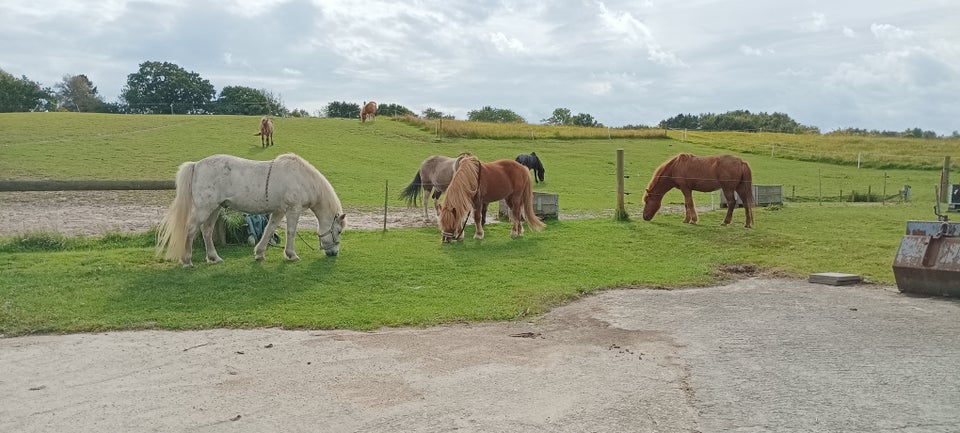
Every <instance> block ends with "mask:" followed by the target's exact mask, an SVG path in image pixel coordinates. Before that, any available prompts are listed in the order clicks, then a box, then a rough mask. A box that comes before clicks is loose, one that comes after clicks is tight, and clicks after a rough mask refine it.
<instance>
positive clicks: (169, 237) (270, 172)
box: [157, 153, 345, 268]
mask: <svg viewBox="0 0 960 433" xmlns="http://www.w3.org/2000/svg"><path fill="white" fill-rule="evenodd" d="M176 185H177V195H176V198H174V200H173V203H172V204H171V205H170V208H169V209H168V210H167V213H166V215H164V217H163V219H162V220H161V221H160V227H159V230H158V231H157V256H160V254H161V253H162V252H163V250H164V248H166V255H165V256H164V257H165V258H166V259H167V260H173V259H179V260H180V263H181V264H182V265H183V267H185V268H189V267H191V266H193V260H192V256H193V240H194V238H196V235H197V228H198V227H199V229H200V232H201V233H202V234H203V243H204V246H205V247H206V250H207V261H208V262H210V263H220V262H222V261H223V259H221V258H220V256H219V255H218V254H217V249H216V248H214V246H213V227H214V224H215V223H216V222H217V216H218V215H219V213H220V212H219V208H220V207H229V208H233V209H237V210H240V211H243V212H246V213H251V214H270V219H269V220H268V221H267V226H266V228H265V229H264V231H263V236H262V237H261V238H260V241H259V242H257V245H256V247H254V250H253V252H254V258H255V259H256V260H258V261H260V260H263V253H264V251H265V250H266V249H267V244H268V243H269V242H270V238H271V236H272V235H273V233H274V232H275V231H276V230H277V226H278V225H279V224H280V220H281V219H282V218H283V217H284V216H285V217H286V218H287V242H286V246H285V248H284V253H285V254H286V256H287V259H288V260H290V261H296V260H300V258H299V257H298V256H297V253H296V252H295V251H294V249H293V241H294V238H295V236H296V234H297V223H298V221H299V219H300V213H301V212H302V211H303V210H304V209H310V210H311V211H313V213H314V215H316V216H317V224H318V226H317V237H318V238H319V241H320V248H322V249H323V250H324V252H325V253H326V254H327V256H336V255H337V254H338V253H339V252H340V233H341V232H342V231H343V227H344V219H345V216H344V213H343V207H342V206H341V205H340V199H339V198H338V197H337V193H336V192H335V191H334V190H333V186H331V185H330V183H329V182H327V179H326V178H325V177H324V176H323V174H321V173H320V172H319V171H317V169H316V168H314V167H313V166H312V165H310V163H308V162H307V161H306V160H304V159H303V158H301V157H299V156H297V155H294V154H292V153H288V154H284V155H280V156H278V157H276V158H275V159H274V160H272V161H251V160H248V159H243V158H238V157H236V156H231V155H213V156H208V157H206V158H204V159H201V160H200V161H196V162H192V161H191V162H185V163H183V164H181V165H180V168H179V170H177V178H176Z"/></svg>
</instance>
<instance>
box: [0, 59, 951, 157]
mask: <svg viewBox="0 0 960 433" xmlns="http://www.w3.org/2000/svg"><path fill="white" fill-rule="evenodd" d="M360 109H361V106H360V104H358V103H355V102H346V101H335V102H330V103H328V104H327V105H326V106H325V107H324V108H323V109H321V110H319V111H318V112H317V113H315V114H316V115H317V116H319V117H339V118H358V117H360ZM24 111H75V112H99V113H135V114H235V115H273V116H293V117H310V115H311V114H310V113H308V112H307V111H306V110H303V109H299V108H298V109H294V110H289V109H287V108H286V107H285V106H284V103H283V101H282V100H281V98H280V97H279V96H277V95H274V94H273V93H272V92H270V91H267V90H265V89H254V88H251V87H245V86H226V87H224V88H223V89H221V90H220V92H219V94H218V93H217V91H216V89H215V88H214V86H213V84H211V83H210V81H208V80H206V79H204V78H203V77H201V76H200V74H198V73H196V72H192V71H187V70H186V69H184V68H182V67H180V66H179V65H176V64H174V63H170V62H156V61H148V62H144V63H141V64H140V65H139V69H138V70H137V72H134V73H131V74H129V75H128V76H127V82H126V84H125V85H124V87H123V89H122V90H121V93H120V98H119V101H118V102H111V103H108V102H105V101H104V100H103V98H102V97H101V96H100V94H99V92H98V90H97V87H96V86H94V84H93V82H92V81H91V80H90V79H89V78H88V77H87V76H86V75H83V74H80V75H66V76H64V77H63V79H62V80H61V81H60V82H58V83H56V84H55V85H54V86H53V87H52V88H49V87H43V86H41V85H40V84H39V83H37V82H34V81H32V80H30V79H29V78H27V77H26V76H22V77H20V78H17V77H14V76H13V75H12V74H10V73H8V72H6V71H4V70H3V69H0V112H24ZM378 112H379V113H381V114H386V115H389V116H417V114H415V113H414V112H413V111H412V110H410V109H408V108H407V107H404V106H402V105H399V104H394V103H387V104H380V105H379V107H378ZM419 117H422V118H425V119H455V117H454V116H453V115H450V114H446V113H443V112H441V111H439V110H436V109H434V108H430V107H428V108H427V109H425V110H423V111H422V112H421V113H420V114H419ZM467 120H468V121H476V122H495V123H527V121H526V119H524V118H523V117H522V116H520V115H519V114H517V113H515V112H514V111H512V110H509V109H505V108H495V107H491V106H484V107H482V108H480V109H477V110H471V111H469V112H467ZM540 123H541V124H545V125H554V126H578V127H592V128H601V127H604V125H603V124H602V123H600V122H599V121H598V120H597V119H595V118H594V117H593V116H592V115H590V114H588V113H577V114H576V115H574V114H573V113H572V112H571V111H570V109H568V108H563V107H560V108H556V109H554V110H553V114H552V115H551V116H550V117H547V118H545V119H541V120H540ZM657 127H658V128H664V129H667V128H669V129H690V130H700V131H758V132H760V131H769V132H783V133H792V134H807V133H813V134H819V133H820V129H819V128H817V127H815V126H807V125H802V124H800V123H799V122H797V121H795V120H793V119H792V118H790V116H788V115H786V114H784V113H776V112H775V113H771V114H768V113H765V112H760V113H751V112H750V111H747V110H734V111H728V112H726V113H723V114H715V113H702V114H697V115H693V114H678V115H676V116H673V117H670V118H668V119H664V120H661V121H660V123H659V124H658V125H657ZM620 128H621V129H643V128H649V126H646V125H626V126H623V127H620ZM829 134H838V135H870V136H893V137H915V138H936V137H937V134H936V133H935V132H933V131H924V130H921V129H920V128H912V129H907V130H906V131H902V132H894V131H876V130H871V131H867V130H863V129H857V128H846V129H838V130H835V131H832V132H829ZM952 136H953V137H960V133H958V132H957V131H954V132H953V135H952Z"/></svg>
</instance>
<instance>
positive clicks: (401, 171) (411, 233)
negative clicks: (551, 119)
mask: <svg viewBox="0 0 960 433" xmlns="http://www.w3.org/2000/svg"><path fill="white" fill-rule="evenodd" d="M257 121H258V118H255V117H241V116H167V115H156V116H133V115H95V114H70V113H30V114H0V129H3V130H4V131H5V132H6V134H5V135H4V136H2V137H0V179H172V177H173V174H174V173H175V171H176V168H177V166H178V165H179V164H180V163H182V162H183V161H188V160H197V159H200V158H203V157H205V156H208V155H211V154H215V153H230V154H233V155H237V156H242V157H246V158H251V159H271V158H273V157H275V156H276V155H279V154H281V153H284V152H295V153H297V154H299V155H301V156H303V157H305V158H306V159H307V160H308V161H310V162H312V163H313V164H314V165H315V166H317V167H318V168H319V169H320V170H321V171H322V172H323V173H324V174H325V175H326V176H327V177H328V179H330V181H331V183H332V184H333V185H334V187H335V188H336V189H337V192H338V194H339V195H340V198H341V200H342V201H343V203H344V205H345V206H346V207H347V208H348V209H350V208H357V207H360V208H363V207H370V208H374V207H380V206H382V205H383V200H384V196H383V194H384V183H385V182H389V185H390V189H391V193H390V197H389V201H390V206H402V205H403V203H402V202H401V201H400V200H399V199H398V198H396V192H398V191H399V189H400V188H402V187H403V186H406V185H407V184H408V183H409V182H410V180H412V178H413V175H414V174H415V172H416V169H417V167H418V166H419V163H420V162H421V161H422V160H423V159H424V158H425V157H426V156H429V155H434V154H444V155H451V156H453V155H456V154H458V153H460V152H462V151H471V152H473V153H475V154H477V155H478V156H479V157H480V158H481V159H482V160H492V159H498V158H511V159H512V158H513V157H515V156H516V155H517V154H518V153H529V152H531V151H536V152H537V154H538V155H540V156H541V158H542V159H543V162H544V165H545V167H546V170H547V172H546V182H545V183H543V184H538V185H536V187H535V188H536V189H537V190H539V191H546V192H552V193H557V194H559V195H560V211H561V215H564V214H568V215H587V216H591V215H596V217H592V218H584V219H575V220H573V219H561V220H560V221H550V222H549V225H548V227H547V229H546V230H545V231H543V232H540V233H537V232H531V231H527V233H526V234H525V236H524V237H523V238H521V239H517V240H511V239H510V237H509V231H510V230H509V225H507V224H490V225H489V226H488V230H487V235H486V239H484V240H482V241H475V240H473V239H472V238H471V236H472V233H473V231H472V230H473V228H472V227H468V229H467V239H466V240H465V241H464V242H463V243H459V244H449V245H441V244H440V242H439V234H438V232H437V229H436V228H433V227H425V228H413V229H390V230H388V231H386V232H382V231H357V230H348V231H347V232H345V233H344V237H343V245H342V249H341V254H340V256H338V257H336V258H328V257H325V256H324V255H323V254H322V253H320V252H316V251H311V247H313V248H315V247H316V236H315V234H311V233H309V232H305V233H304V238H303V239H305V240H302V239H298V240H297V248H298V251H299V253H300V256H301V257H302V260H301V261H300V262H297V263H289V262H287V261H285V260H284V259H283V258H282V256H283V254H282V251H281V250H280V249H278V248H270V249H268V251H267V258H266V260H265V261H264V262H262V263H258V262H255V261H254V260H253V251H252V248H251V247H248V246H226V247H221V248H220V252H221V255H222V256H223V258H224V260H225V262H224V263H222V264H219V265H209V264H206V263H204V262H203V260H202V258H203V253H202V248H195V250H194V257H195V261H196V262H197V265H196V267H195V268H194V269H186V270H185V269H181V268H180V267H179V265H177V264H175V263H171V262H165V261H161V260H158V259H156V258H155V257H154V249H153V242H154V237H153V236H154V234H153V233H152V232H151V233H144V234H140V235H120V234H108V235H106V236H102V237H94V238H91V237H64V236H61V235H57V234H52V233H33V234H27V235H22V236H16V237H7V238H3V239H0V334H2V335H7V336H11V335H21V334H27V333H36V332H80V331H95V330H107V329H143V328H162V329H195V328H208V327H262V326H279V327H288V328H351V329H374V328H377V327H380V326H400V325H414V326H425V325H432V324H437V323H448V322H457V321H480V320H514V319H519V318H523V317H527V316H529V315H534V314H538V313H541V312H543V311H546V310H548V309H549V308H551V307H553V306H556V305H559V304H561V303H563V302H566V301H569V300H571V299H574V298H576V297H578V296H582V295H583V294H585V293H590V292H592V291H595V290H601V289H605V288H612V287H653V288H673V287H681V286H690V285H695V286H703V285H708V284H714V283H716V282H717V281H722V280H723V279H724V278H729V277H730V273H729V272H725V271H724V269H728V270H731V269H732V270H737V269H743V268H749V267H755V268H757V269H759V271H760V272H761V273H770V274H776V275H786V276H792V277H798V278H802V277H805V276H806V275H807V274H809V273H812V272H848V273H856V274H860V275H863V276H865V277H866V278H867V279H868V280H869V281H873V282H879V283H884V284H892V283H893V274H892V268H891V265H892V262H893V258H894V256H895V254H896V250H897V247H898V245H899V243H900V239H901V237H902V236H903V232H904V229H905V223H906V221H907V220H910V219H920V220H930V219H933V218H934V216H933V211H932V208H933V200H932V196H933V185H935V184H936V183H937V182H938V181H939V177H940V173H939V170H937V169H933V168H926V169H924V168H922V167H919V166H916V167H915V166H910V167H909V168H886V169H885V168H882V167H879V168H868V167H864V168H860V169H857V168H856V160H855V159H854V160H853V161H850V160H847V159H845V160H843V161H840V162H839V163H826V162H816V161H815V160H813V159H812V158H806V157H803V158H801V157H796V158H795V159H788V158H785V157H778V156H777V155H776V154H775V155H774V157H770V155H769V154H761V153H759V152H757V153H740V155H741V156H743V157H744V158H745V159H747V161H748V162H749V163H750V164H751V166H752V167H753V171H754V180H755V183H757V184H777V185H784V194H785V195H786V196H788V198H789V196H790V195H791V193H792V192H793V191H796V192H795V195H796V196H797V199H796V201H788V202H787V204H785V205H784V206H782V207H781V206H775V207H771V208H758V209H756V227H755V228H753V229H744V228H743V227H742V225H743V220H744V219H743V211H742V210H741V209H738V210H736V211H735V213H734V222H733V224H732V225H730V226H726V227H724V226H720V225H719V223H720V221H721V220H722V218H723V211H719V210H718V211H708V212H701V215H700V216H701V220H700V223H699V224H697V225H688V224H682V222H681V221H682V215H681V214H680V213H676V212H673V213H671V212H665V213H661V214H658V215H657V216H656V218H654V219H653V220H652V221H650V222H644V221H642V220H641V219H640V217H639V212H640V208H641V203H640V201H641V198H640V196H641V194H642V192H643V188H644V187H645V186H646V183H647V182H648V181H649V178H650V175H651V173H652V171H653V170H654V169H655V168H656V166H657V165H659V164H660V163H661V162H663V161H664V160H665V159H667V158H669V157H670V156H672V155H674V154H676V153H679V152H692V153H697V154H716V153H724V152H728V150H726V149H725V148H723V147H711V146H709V145H708V144H709V143H694V142H690V140H691V137H690V135H692V134H688V137H687V141H680V140H679V139H677V137H674V134H676V131H670V133H669V135H670V137H671V138H670V139H662V138H646V139H608V138H603V137H596V138H581V139H549V138H537V137H536V136H534V138H533V139H531V138H529V137H527V138H519V137H518V138H515V139H505V138H496V139H450V138H438V137H437V136H436V134H435V133H434V132H431V131H429V130H428V128H421V127H417V126H411V125H408V124H406V123H402V122H398V121H394V120H391V119H389V118H386V117H379V118H378V119H377V120H376V121H375V122H372V123H365V124H361V123H360V122H359V120H350V119H317V118H299V119H276V124H277V132H276V136H275V138H276V141H277V145H276V146H274V147H271V148H267V149H263V148H261V147H260V140H259V137H256V136H254V135H253V134H254V133H255V132H256V131H257V129H256V126H257ZM699 134H703V133H699ZM770 136H772V134H766V133H764V134H755V135H750V134H746V135H744V136H743V137H741V138H740V139H742V140H745V141H748V140H750V139H755V140H763V139H769V137H770ZM721 138H723V137H721ZM719 141H721V143H720V144H722V145H723V146H730V143H729V142H728V141H730V140H729V139H723V140H719ZM914 141H916V142H923V143H925V142H926V141H925V140H914ZM911 142H912V141H911ZM941 144H942V145H943V146H944V148H943V149H938V150H943V152H940V153H944V155H939V156H938V155H933V154H931V155H928V157H929V158H940V159H941V160H942V157H943V156H946V155H952V156H953V157H954V160H955V161H958V160H960V158H958V155H960V153H958V152H957V151H956V149H957V148H958V146H957V145H956V141H955V140H943V143H941ZM883 146H885V144H884V143H882V142H880V143H878V144H877V149H874V150H876V151H877V152H878V153H885V154H892V153H893V151H892V150H887V149H882V147H883ZM900 146H902V145H900ZM757 147H758V148H759V147H760V145H758V146H757ZM621 148H622V149H624V151H625V154H626V164H627V170H626V172H627V174H628V175H629V176H630V177H629V178H628V179H626V185H627V187H626V189H627V191H628V192H631V193H632V194H631V195H630V196H628V199H627V200H628V206H627V207H628V212H629V213H630V215H631V217H632V220H631V221H629V222H615V221H613V220H612V218H609V217H608V215H610V214H612V207H613V206H614V203H615V196H614V192H615V189H616V180H615V179H614V171H615V167H614V161H615V152H616V149H621ZM820 151H821V150H818V149H817V148H812V149H811V154H810V155H813V154H815V153H816V152H820ZM932 152H933V151H931V153H932ZM958 162H960V161H958ZM958 180H960V179H958ZM884 181H886V185H887V191H886V192H887V196H888V197H886V200H885V202H871V203H862V202H858V203H850V202H845V201H840V200H833V201H831V200H829V198H830V197H832V196H833V195H837V196H838V197H839V196H840V195H842V194H841V193H840V191H841V190H843V191H845V192H844V194H846V193H847V191H851V190H854V189H863V190H864V192H865V190H866V189H867V188H868V187H869V188H870V189H871V190H872V192H873V193H874V194H880V192H881V191H880V189H882V187H883V183H884ZM903 185H911V186H912V187H913V194H912V195H913V197H912V201H911V202H910V203H903V202H901V201H900V200H899V199H898V197H897V195H896V194H897V191H898V190H899V189H900V188H902V187H903ZM828 191H830V192H828ZM824 196H826V197H824ZM822 197H823V198H822ZM695 199H696V200H697V202H698V204H699V205H709V204H710V200H711V199H716V194H712V195H711V194H697V195H696V196H695ZM680 202H682V197H681V196H680V194H679V193H676V192H673V193H671V194H670V195H668V196H667V198H666V199H665V203H666V204H667V205H670V204H673V205H676V204H678V203H680ZM0 206H2V194H0ZM674 207H676V206H674ZM118 217H120V218H122V216H118ZM348 218H349V216H348ZM348 223H349V220H348ZM348 227H349V226H348ZM825 290H829V287H825Z"/></svg>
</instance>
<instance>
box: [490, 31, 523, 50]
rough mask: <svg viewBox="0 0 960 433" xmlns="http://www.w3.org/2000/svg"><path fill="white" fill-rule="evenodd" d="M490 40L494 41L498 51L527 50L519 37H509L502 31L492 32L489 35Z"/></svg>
mask: <svg viewBox="0 0 960 433" xmlns="http://www.w3.org/2000/svg"><path fill="white" fill-rule="evenodd" d="M487 37H488V38H489V40H490V42H491V43H493V46H494V47H495V48H496V49H497V51H499V52H501V53H522V52H524V51H526V48H524V46H523V42H520V41H519V40H517V39H513V38H508V37H507V35H505V34H503V33H502V32H496V33H490V34H488V35H487Z"/></svg>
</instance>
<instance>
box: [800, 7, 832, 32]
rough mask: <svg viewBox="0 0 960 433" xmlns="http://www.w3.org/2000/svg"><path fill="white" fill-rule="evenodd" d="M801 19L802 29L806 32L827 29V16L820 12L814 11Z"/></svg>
mask: <svg viewBox="0 0 960 433" xmlns="http://www.w3.org/2000/svg"><path fill="white" fill-rule="evenodd" d="M799 21H800V30H801V31H804V32H822V31H824V30H826V29H827V16H826V15H824V14H823V13H820V12H814V13H812V14H810V16H809V17H806V18H802V19H800V20H799Z"/></svg>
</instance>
